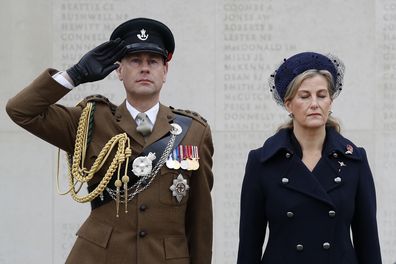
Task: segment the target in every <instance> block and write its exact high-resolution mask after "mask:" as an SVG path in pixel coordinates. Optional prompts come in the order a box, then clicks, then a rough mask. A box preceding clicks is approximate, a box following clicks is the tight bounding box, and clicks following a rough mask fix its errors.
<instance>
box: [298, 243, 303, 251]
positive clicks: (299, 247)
mask: <svg viewBox="0 0 396 264" xmlns="http://www.w3.org/2000/svg"><path fill="white" fill-rule="evenodd" d="M296 249H297V251H303V250H304V246H303V245H302V244H297V246H296Z"/></svg>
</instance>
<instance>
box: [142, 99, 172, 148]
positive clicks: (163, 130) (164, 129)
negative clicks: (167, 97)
mask: <svg viewBox="0 0 396 264" xmlns="http://www.w3.org/2000/svg"><path fill="white" fill-rule="evenodd" d="M173 119H175V114H174V113H173V112H172V110H171V109H170V108H169V107H166V106H164V105H163V104H160V107H159V111H158V114H157V119H156V121H155V124H154V127H153V131H152V132H151V134H150V135H149V136H148V137H147V138H146V144H145V147H146V146H149V145H151V144H153V143H154V142H156V141H157V140H159V139H161V138H162V137H164V136H165V135H166V134H168V132H169V131H170V130H171V128H172V126H171V125H170V123H171V121H172V120H173Z"/></svg>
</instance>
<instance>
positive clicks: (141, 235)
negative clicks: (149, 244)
mask: <svg viewBox="0 0 396 264" xmlns="http://www.w3.org/2000/svg"><path fill="white" fill-rule="evenodd" d="M145 236H147V232H146V231H144V230H142V231H140V232H139V237H145Z"/></svg>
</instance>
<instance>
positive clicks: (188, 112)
mask: <svg viewBox="0 0 396 264" xmlns="http://www.w3.org/2000/svg"><path fill="white" fill-rule="evenodd" d="M169 108H170V109H171V110H172V112H173V113H175V114H179V115H184V116H188V117H191V118H193V119H194V120H197V121H199V122H200V123H202V124H203V125H205V126H206V125H207V123H208V121H207V120H206V119H205V118H203V117H202V116H201V115H200V114H198V113H197V112H194V111H191V110H183V109H176V108H174V107H172V106H169Z"/></svg>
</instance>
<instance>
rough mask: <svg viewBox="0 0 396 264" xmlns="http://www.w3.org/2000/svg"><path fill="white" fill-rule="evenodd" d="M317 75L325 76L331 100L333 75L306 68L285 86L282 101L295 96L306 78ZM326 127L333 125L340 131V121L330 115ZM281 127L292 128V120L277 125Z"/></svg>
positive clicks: (333, 91)
mask: <svg viewBox="0 0 396 264" xmlns="http://www.w3.org/2000/svg"><path fill="white" fill-rule="evenodd" d="M317 75H322V76H323V77H325V79H326V81H327V89H328V91H329V94H330V97H331V100H333V96H334V95H335V90H336V89H335V87H334V81H333V76H332V75H331V73H330V72H329V71H326V70H307V71H305V72H303V73H301V74H299V75H297V76H296V77H295V78H294V79H293V80H292V81H291V82H290V83H289V85H288V86H287V90H286V94H285V99H284V102H286V101H288V100H291V99H293V98H294V96H296V94H297V91H298V88H299V87H300V86H301V83H302V82H303V81H304V80H306V79H308V78H312V77H314V76H317ZM326 126H327V127H333V128H334V129H335V130H336V131H337V132H340V130H341V127H340V123H339V122H338V120H337V119H335V118H334V117H332V116H330V115H329V117H328V119H327V122H326ZM283 128H293V120H290V121H288V122H286V123H284V124H282V125H280V126H279V128H278V131H279V130H281V129H283Z"/></svg>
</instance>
